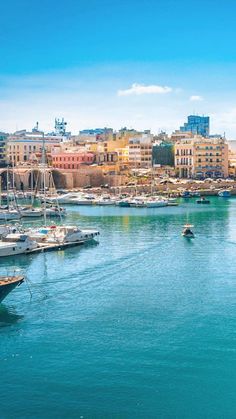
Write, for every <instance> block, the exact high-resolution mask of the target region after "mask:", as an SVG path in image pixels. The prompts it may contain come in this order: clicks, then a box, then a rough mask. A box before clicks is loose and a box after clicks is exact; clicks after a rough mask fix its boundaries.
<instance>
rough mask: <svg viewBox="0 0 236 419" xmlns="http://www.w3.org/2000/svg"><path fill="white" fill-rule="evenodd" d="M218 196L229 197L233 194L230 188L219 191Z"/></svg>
mask: <svg viewBox="0 0 236 419" xmlns="http://www.w3.org/2000/svg"><path fill="white" fill-rule="evenodd" d="M218 196H221V197H222V198H229V197H230V196H231V192H230V191H229V190H228V189H224V190H222V191H219V192H218Z"/></svg>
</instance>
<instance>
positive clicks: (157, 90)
mask: <svg viewBox="0 0 236 419" xmlns="http://www.w3.org/2000/svg"><path fill="white" fill-rule="evenodd" d="M172 91H173V89H172V88H171V87H168V86H158V85H156V84H151V85H145V84H139V83H133V84H132V86H131V87H130V88H129V89H126V90H118V92H117V94H118V96H132V95H146V94H149V95H150V94H158V95H160V94H166V93H170V92H172Z"/></svg>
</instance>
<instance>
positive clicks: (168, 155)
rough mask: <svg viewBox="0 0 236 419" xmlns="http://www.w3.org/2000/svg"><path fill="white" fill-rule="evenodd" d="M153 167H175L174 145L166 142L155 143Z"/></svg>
mask: <svg viewBox="0 0 236 419" xmlns="http://www.w3.org/2000/svg"><path fill="white" fill-rule="evenodd" d="M152 164H153V166H156V165H159V166H174V164H175V157H174V145H173V144H172V143H168V142H165V141H162V142H158V143H156V144H155V143H154V144H153V147H152Z"/></svg>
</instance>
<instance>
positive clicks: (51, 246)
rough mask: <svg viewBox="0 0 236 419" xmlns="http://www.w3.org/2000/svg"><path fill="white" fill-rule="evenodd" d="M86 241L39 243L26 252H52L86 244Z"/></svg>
mask: <svg viewBox="0 0 236 419" xmlns="http://www.w3.org/2000/svg"><path fill="white" fill-rule="evenodd" d="M84 243H85V241H82V240H80V241H77V242H68V243H39V247H37V249H33V250H29V251H27V252H25V254H27V255H28V254H32V253H42V252H52V251H55V250H64V249H68V248H70V247H76V246H81V245H82V244H84Z"/></svg>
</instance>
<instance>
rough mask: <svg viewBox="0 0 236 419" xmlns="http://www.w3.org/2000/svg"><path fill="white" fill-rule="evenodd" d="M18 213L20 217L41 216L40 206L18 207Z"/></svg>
mask: <svg viewBox="0 0 236 419" xmlns="http://www.w3.org/2000/svg"><path fill="white" fill-rule="evenodd" d="M19 209H20V213H21V216H22V217H32V218H35V217H42V216H43V210H42V209H41V208H33V207H20V208H19Z"/></svg>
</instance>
